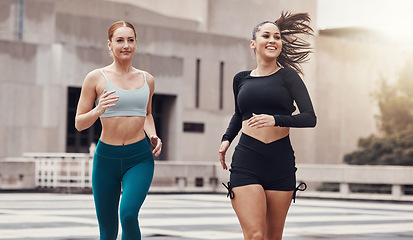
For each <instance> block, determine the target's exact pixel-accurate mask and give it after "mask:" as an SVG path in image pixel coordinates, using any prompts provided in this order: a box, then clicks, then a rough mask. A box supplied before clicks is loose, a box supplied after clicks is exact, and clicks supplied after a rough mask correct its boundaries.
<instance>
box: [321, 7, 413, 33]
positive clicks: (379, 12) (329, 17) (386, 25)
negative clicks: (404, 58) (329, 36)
mask: <svg viewBox="0 0 413 240" xmlns="http://www.w3.org/2000/svg"><path fill="white" fill-rule="evenodd" d="M412 17H413V0H318V19H317V26H318V28H319V29H326V28H339V27H354V26H364V27H371V28H376V29H382V30H385V31H390V32H397V33H402V34H409V35H413V34H412V33H409V32H408V31H412V30H411V29H412V26H411V22H413V21H412Z"/></svg>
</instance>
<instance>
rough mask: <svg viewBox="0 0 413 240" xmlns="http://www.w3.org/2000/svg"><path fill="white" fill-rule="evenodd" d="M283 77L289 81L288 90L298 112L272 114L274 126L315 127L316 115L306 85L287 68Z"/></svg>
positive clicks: (294, 72)
mask: <svg viewBox="0 0 413 240" xmlns="http://www.w3.org/2000/svg"><path fill="white" fill-rule="evenodd" d="M285 77H286V78H287V82H289V87H288V88H289V91H290V94H291V96H292V98H293V99H294V101H295V103H296V104H297V107H298V110H299V111H300V113H298V114H294V115H273V117H274V119H275V126H280V127H297V128H305V127H315V126H316V124H317V117H316V115H315V112H314V108H313V104H312V102H311V98H310V95H309V93H308V90H307V87H306V86H305V84H304V82H303V80H302V79H301V77H300V76H299V75H298V74H297V72H296V71H294V70H293V69H291V68H289V69H286V73H285Z"/></svg>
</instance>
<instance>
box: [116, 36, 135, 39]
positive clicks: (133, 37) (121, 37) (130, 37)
mask: <svg viewBox="0 0 413 240" xmlns="http://www.w3.org/2000/svg"><path fill="white" fill-rule="evenodd" d="M126 38H127V39H130V38H132V39H134V38H135V37H133V36H130V37H126ZM116 39H124V37H116Z"/></svg>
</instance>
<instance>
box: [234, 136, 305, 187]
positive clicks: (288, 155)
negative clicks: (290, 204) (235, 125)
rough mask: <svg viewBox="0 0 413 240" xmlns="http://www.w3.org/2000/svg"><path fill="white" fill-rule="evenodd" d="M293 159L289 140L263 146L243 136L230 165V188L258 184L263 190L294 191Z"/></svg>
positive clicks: (255, 140)
mask: <svg viewBox="0 0 413 240" xmlns="http://www.w3.org/2000/svg"><path fill="white" fill-rule="evenodd" d="M296 170H297V168H296V167H295V156H294V150H293V148H292V146H291V142H290V137H289V136H286V137H284V138H281V139H279V140H276V141H274V142H271V143H268V144H266V143H263V142H261V141H259V140H257V139H255V138H253V137H250V136H248V135H246V134H244V133H243V134H242V135H241V138H240V140H239V143H238V145H237V146H236V147H235V151H234V154H233V156H232V163H231V169H230V171H231V176H230V183H231V187H233V188H234V187H239V186H245V185H251V184H259V185H261V186H262V187H263V188H264V190H278V191H294V190H295V188H296V187H295V185H296V177H295V172H296Z"/></svg>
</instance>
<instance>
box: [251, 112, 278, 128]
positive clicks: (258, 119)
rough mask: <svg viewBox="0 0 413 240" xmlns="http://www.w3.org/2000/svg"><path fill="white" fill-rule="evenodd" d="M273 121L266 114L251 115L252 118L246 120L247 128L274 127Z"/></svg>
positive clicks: (272, 118) (271, 117)
mask: <svg viewBox="0 0 413 240" xmlns="http://www.w3.org/2000/svg"><path fill="white" fill-rule="evenodd" d="M274 125H275V119H274V117H273V116H271V115H268V114H259V115H257V114H255V113H253V114H252V117H251V118H250V119H248V120H247V126H248V127H252V128H262V127H274Z"/></svg>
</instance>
